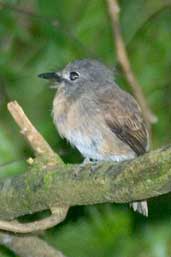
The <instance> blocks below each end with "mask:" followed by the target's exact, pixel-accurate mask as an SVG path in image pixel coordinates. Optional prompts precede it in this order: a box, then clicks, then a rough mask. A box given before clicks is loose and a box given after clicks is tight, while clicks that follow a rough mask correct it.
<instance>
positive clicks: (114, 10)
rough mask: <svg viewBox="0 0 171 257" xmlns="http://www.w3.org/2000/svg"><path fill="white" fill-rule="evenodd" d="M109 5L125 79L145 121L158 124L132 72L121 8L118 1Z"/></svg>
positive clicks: (112, 1) (109, 0)
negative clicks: (123, 34)
mask: <svg viewBox="0 0 171 257" xmlns="http://www.w3.org/2000/svg"><path fill="white" fill-rule="evenodd" d="M107 4H108V11H109V15H110V18H111V21H112V28H113V35H114V40H115V44H116V52H117V56H118V61H119V63H120V65H121V67H122V69H123V72H124V74H125V77H126V79H127V81H128V83H129V84H130V86H131V88H132V90H133V94H134V96H135V97H136V99H137V101H138V103H139V104H140V106H141V109H142V112H143V116H144V119H145V121H146V123H147V124H149V125H150V124H151V123H155V122H157V117H156V116H155V115H154V114H153V113H152V111H151V110H150V108H149V106H148V104H147V102H146V99H145V96H144V94H143V91H142V89H141V85H140V84H139V82H138V81H137V79H136V77H135V74H134V72H133V71H132V68H131V65H130V62H129V58H128V54H127V51H126V47H125V44H124V40H123V38H122V33H121V29H120V22H119V12H120V8H119V5H118V3H117V0H107Z"/></svg>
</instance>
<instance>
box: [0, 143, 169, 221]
mask: <svg viewBox="0 0 171 257" xmlns="http://www.w3.org/2000/svg"><path fill="white" fill-rule="evenodd" d="M170 167H171V147H165V148H163V149H159V150H157V151H152V152H150V153H147V154H145V155H143V156H140V157H138V158H136V159H134V160H131V161H127V162H123V163H114V162H106V163H102V162H101V163H97V164H87V165H85V166H83V165H67V166H66V167H65V166H61V167H59V166H56V167H54V168H53V169H51V170H49V169H47V168H46V167H44V169H42V167H41V165H40V166H39V164H38V163H37V165H36V166H35V167H34V166H33V167H30V170H29V172H26V173H25V174H22V175H19V176H17V177H12V178H8V179H6V180H5V181H3V182H1V183H0V203H1V205H0V218H2V219H14V218H16V217H18V216H21V215H25V214H28V213H29V214H30V213H34V212H38V211H42V210H45V209H48V208H49V207H52V206H57V205H59V206H63V205H64V206H74V205H87V204H96V203H105V202H115V203H126V202H132V201H137V200H142V199H148V198H150V197H154V196H158V195H161V194H165V193H168V192H170V191H171V183H170V178H171V168H170Z"/></svg>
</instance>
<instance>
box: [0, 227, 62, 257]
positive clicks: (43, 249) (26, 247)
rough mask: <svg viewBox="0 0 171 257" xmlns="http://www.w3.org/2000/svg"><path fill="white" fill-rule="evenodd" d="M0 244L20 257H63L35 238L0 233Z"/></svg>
mask: <svg viewBox="0 0 171 257" xmlns="http://www.w3.org/2000/svg"><path fill="white" fill-rule="evenodd" d="M0 244H1V245H4V246H6V247H8V248H9V249H10V250H12V251H13V252H14V253H15V254H17V255H19V256H20V257H30V256H32V257H40V256H46V257H65V256H64V255H63V254H62V253H61V252H60V251H57V250H55V249H54V248H53V247H52V246H50V245H48V244H47V243H46V242H45V241H44V240H42V239H40V238H38V237H36V236H22V237H21V236H19V235H14V234H9V233H5V232H0Z"/></svg>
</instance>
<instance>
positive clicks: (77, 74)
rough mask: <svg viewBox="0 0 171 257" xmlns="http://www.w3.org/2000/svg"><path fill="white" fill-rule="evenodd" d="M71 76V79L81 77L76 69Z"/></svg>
mask: <svg viewBox="0 0 171 257" xmlns="http://www.w3.org/2000/svg"><path fill="white" fill-rule="evenodd" d="M69 77H70V80H76V79H78V78H79V73H78V72H76V71H71V72H70V75H69Z"/></svg>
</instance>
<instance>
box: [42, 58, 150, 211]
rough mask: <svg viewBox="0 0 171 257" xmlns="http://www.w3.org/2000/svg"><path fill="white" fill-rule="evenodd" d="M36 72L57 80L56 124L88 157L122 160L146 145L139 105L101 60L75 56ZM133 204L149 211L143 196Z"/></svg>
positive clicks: (147, 146)
mask: <svg viewBox="0 0 171 257" xmlns="http://www.w3.org/2000/svg"><path fill="white" fill-rule="evenodd" d="M39 77H40V78H44V79H50V80H53V81H54V82H55V84H54V87H55V88H57V93H56V95H55V98H54V101H53V111H52V113H53V120H54V123H55V126H56V127H57V129H58V132H59V134H60V135H61V136H62V137H65V138H66V139H67V140H68V141H69V142H70V143H71V144H72V145H74V146H75V147H76V148H77V149H78V150H79V151H80V152H81V154H82V155H83V156H84V157H85V158H86V159H91V160H96V161H98V160H113V161H116V162H121V161H124V160H129V159H133V158H135V157H136V156H139V155H141V154H144V153H145V152H146V151H147V150H148V148H149V140H148V138H149V134H148V131H147V128H146V125H145V122H144V120H143V118H142V113H141V110H140V107H139V105H138V104H137V102H136V100H135V99H134V98H133V97H132V96H131V95H130V94H128V93H127V92H125V91H123V90H122V89H121V88H119V87H118V85H117V84H116V82H115V81H114V75H113V72H112V71H111V70H110V69H108V68H107V67H106V66H105V65H103V64H102V63H100V62H98V61H96V60H91V59H85V60H78V61H74V62H72V63H70V64H68V65H67V66H66V67H65V68H64V69H63V70H62V71H59V72H49V73H43V74H40V75H39ZM131 205H132V207H133V209H134V210H135V211H138V212H140V213H142V214H144V215H145V216H148V207H147V202H146V201H141V202H134V203H132V204H131Z"/></svg>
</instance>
